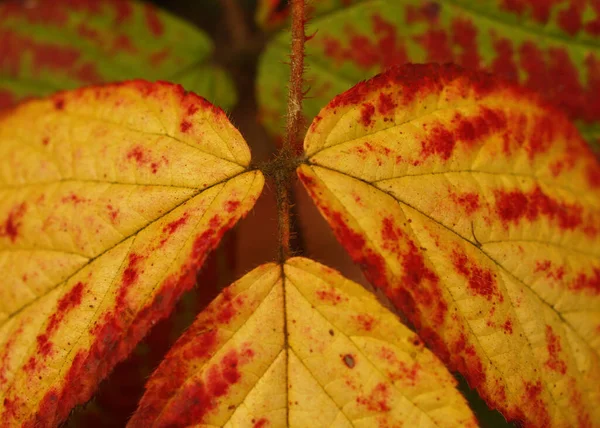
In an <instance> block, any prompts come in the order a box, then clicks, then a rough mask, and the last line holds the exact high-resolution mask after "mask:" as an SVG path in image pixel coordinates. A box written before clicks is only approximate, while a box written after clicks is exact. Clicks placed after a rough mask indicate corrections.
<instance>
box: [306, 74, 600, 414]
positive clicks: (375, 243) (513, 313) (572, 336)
mask: <svg viewBox="0 0 600 428" xmlns="http://www.w3.org/2000/svg"><path fill="white" fill-rule="evenodd" d="M304 148H305V151H306V155H307V157H308V163H307V164H306V165H302V166H300V168H299V171H298V173H299V175H300V178H301V179H302V181H303V183H304V185H305V187H306V188H307V189H308V192H309V193H310V195H311V196H312V198H313V199H314V200H315V202H316V203H317V205H318V207H319V209H320V211H321V213H322V214H323V215H324V216H325V218H326V219H327V220H328V222H329V223H330V225H331V226H332V228H333V230H334V232H335V234H336V235H337V237H338V239H339V241H340V242H341V243H342V244H343V245H344V246H345V247H346V249H347V250H348V251H349V253H350V255H351V256H352V257H353V259H354V260H355V261H356V262H357V263H359V264H360V265H361V266H362V267H363V269H364V270H365V272H366V274H367V275H368V278H369V280H370V281H371V282H372V283H373V284H374V285H376V286H377V287H380V288H381V289H382V290H384V292H385V293H386V294H387V296H388V297H389V298H390V299H391V301H392V302H393V303H394V305H395V306H396V307H398V308H399V309H401V310H402V311H403V312H404V314H406V316H407V317H408V319H409V320H410V321H411V322H412V324H414V326H415V327H416V329H417V332H418V333H419V335H420V337H421V338H422V339H423V340H425V341H426V342H427V343H428V344H429V345H430V347H431V348H432V349H433V350H434V351H435V352H436V353H437V355H438V356H440V357H441V358H442V360H444V361H445V362H446V363H447V364H448V365H449V367H450V368H451V369H453V370H458V371H460V372H461V373H462V374H463V375H464V376H465V378H466V379H467V381H468V382H469V383H470V385H471V386H472V387H475V388H477V390H478V391H479V393H480V394H481V395H482V396H483V398H484V399H485V400H486V401H487V402H488V404H489V405H490V406H492V407H494V408H497V409H499V410H501V411H502V412H503V413H504V415H505V416H506V417H507V419H509V420H519V421H525V422H526V423H527V424H530V425H535V426H542V425H544V426H546V425H547V426H589V425H590V424H591V423H592V421H598V420H600V406H599V405H600V389H598V385H599V384H600V363H599V354H600V246H599V245H598V244H599V242H600V240H599V239H598V234H599V233H600V165H599V162H598V160H597V159H596V158H595V157H594V155H593V154H592V153H591V151H590V150H589V148H587V146H586V145H585V143H584V142H583V140H582V139H581V137H580V136H579V134H578V132H577V130H576V129H575V127H574V126H573V125H572V124H571V123H570V122H569V121H568V120H567V119H566V118H565V117H564V116H563V115H562V114H560V113H559V112H558V111H557V110H555V109H553V108H551V107H548V106H547V105H546V104H544V103H543V102H541V101H540V100H539V99H538V98H537V97H536V96H535V95H532V94H531V93H529V92H527V91H526V90H524V89H521V88H517V87H513V86H510V85H508V84H506V83H502V82H497V81H495V80H493V79H492V78H491V77H490V76H489V75H486V74H483V73H479V74H478V73H470V72H465V71H463V70H462V69H460V68H458V67H454V66H436V65H428V66H404V67H399V68H392V69H390V71H388V72H386V73H384V74H382V75H379V76H377V77H375V78H373V79H372V80H369V81H367V82H365V83H361V84H359V85H357V86H355V87H354V88H353V89H351V90H350V91H348V92H346V93H344V94H342V95H340V96H338V97H336V98H334V100H333V101H332V102H331V103H330V104H329V105H328V106H327V107H325V108H324V109H323V110H322V111H321V113H320V114H319V115H318V116H317V117H316V118H315V120H314V122H313V124H312V125H311V127H310V130H309V132H308V134H307V136H306V139H305V145H304Z"/></svg>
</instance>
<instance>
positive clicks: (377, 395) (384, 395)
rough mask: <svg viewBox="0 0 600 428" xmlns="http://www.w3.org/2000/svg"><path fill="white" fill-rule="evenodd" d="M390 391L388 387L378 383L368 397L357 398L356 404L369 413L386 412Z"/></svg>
mask: <svg viewBox="0 0 600 428" xmlns="http://www.w3.org/2000/svg"><path fill="white" fill-rule="evenodd" d="M389 398H390V390H389V387H388V385H386V384H384V383H378V384H377V385H376V386H375V388H374V389H373V390H372V391H371V393H370V394H369V395H368V396H363V397H357V398H356V402H357V403H358V404H360V405H362V406H365V407H366V408H367V410H369V411H371V412H388V411H389V410H390V409H391V408H390V405H389V402H388V400H389Z"/></svg>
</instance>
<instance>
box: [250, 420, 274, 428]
mask: <svg viewBox="0 0 600 428" xmlns="http://www.w3.org/2000/svg"><path fill="white" fill-rule="evenodd" d="M252 422H254V425H252V428H264V427H266V426H268V425H270V422H269V420H268V419H267V418H260V419H259V420H257V421H252Z"/></svg>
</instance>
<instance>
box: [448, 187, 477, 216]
mask: <svg viewBox="0 0 600 428" xmlns="http://www.w3.org/2000/svg"><path fill="white" fill-rule="evenodd" d="M450 198H451V199H452V201H454V203H455V204H457V205H460V206H461V207H462V208H463V210H464V211H465V213H467V214H468V215H471V214H473V213H475V212H476V211H477V210H478V209H479V195H478V194H477V193H472V192H470V193H462V194H460V195H457V194H456V193H450Z"/></svg>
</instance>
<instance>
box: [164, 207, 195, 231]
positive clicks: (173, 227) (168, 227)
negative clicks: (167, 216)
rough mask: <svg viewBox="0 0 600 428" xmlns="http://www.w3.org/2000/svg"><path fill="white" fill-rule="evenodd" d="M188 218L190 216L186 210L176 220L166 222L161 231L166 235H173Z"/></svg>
mask: <svg viewBox="0 0 600 428" xmlns="http://www.w3.org/2000/svg"><path fill="white" fill-rule="evenodd" d="M189 218H190V214H189V213H187V212H186V213H184V214H183V215H182V216H181V217H180V218H178V219H177V220H175V221H172V222H170V223H169V224H167V225H166V226H164V227H163V229H162V231H163V233H166V234H168V235H173V234H174V233H175V232H176V231H177V230H178V229H179V228H180V227H182V226H184V225H185V224H187V221H188V220H189Z"/></svg>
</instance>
